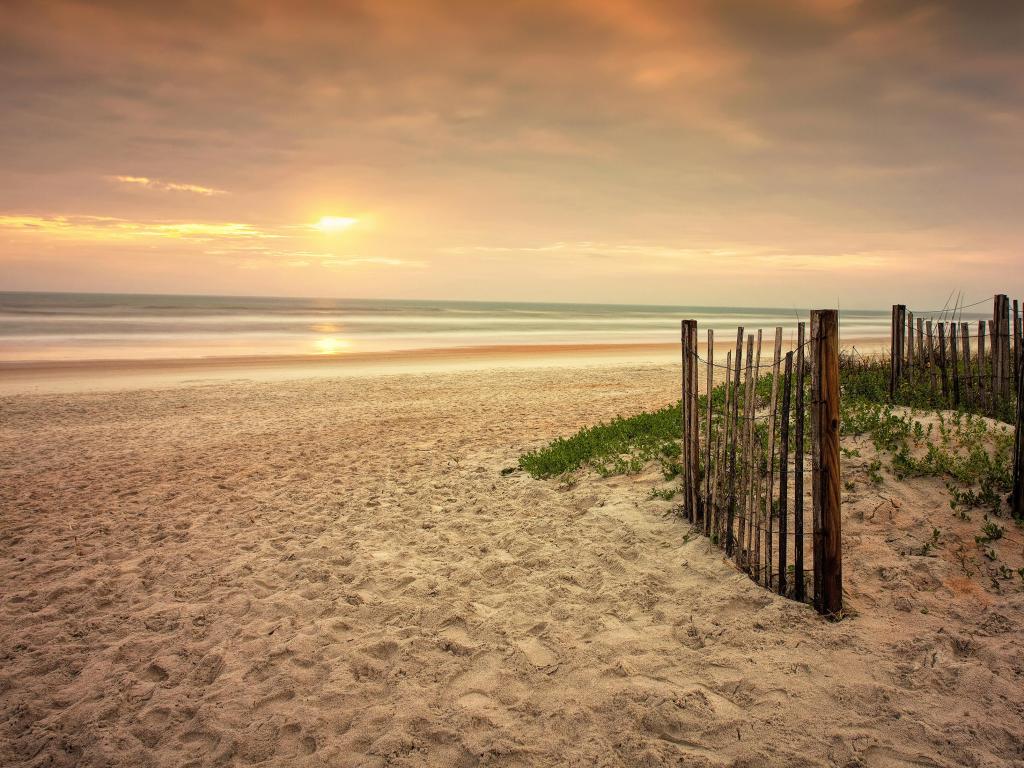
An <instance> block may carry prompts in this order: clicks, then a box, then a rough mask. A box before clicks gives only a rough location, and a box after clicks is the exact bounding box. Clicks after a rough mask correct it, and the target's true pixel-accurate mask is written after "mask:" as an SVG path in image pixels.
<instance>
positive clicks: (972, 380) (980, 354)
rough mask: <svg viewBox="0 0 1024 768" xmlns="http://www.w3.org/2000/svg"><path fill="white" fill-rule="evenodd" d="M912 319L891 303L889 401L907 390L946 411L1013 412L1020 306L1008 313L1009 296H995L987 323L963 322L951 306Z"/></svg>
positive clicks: (1021, 350) (1018, 369)
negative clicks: (921, 394) (931, 400)
mask: <svg viewBox="0 0 1024 768" xmlns="http://www.w3.org/2000/svg"><path fill="white" fill-rule="evenodd" d="M958 314H959V315H960V317H959V318H958V317H957V315H958ZM916 315H917V316H916V317H915V313H914V312H913V311H909V310H908V309H907V307H906V305H904V304H894V305H893V308H892V329H891V335H890V339H891V341H890V347H889V352H890V354H889V359H890V366H889V397H890V398H891V399H892V400H893V401H895V402H898V401H899V400H900V396H901V392H903V391H905V390H906V389H909V390H911V391H917V392H927V393H928V394H929V395H930V396H931V398H932V399H933V400H934V401H935V402H936V404H938V405H945V406H946V407H949V408H960V407H966V408H970V409H971V410H975V411H978V412H981V413H986V414H988V415H1002V416H1006V415H1007V414H1010V413H1012V412H1013V410H1014V408H1015V406H1014V403H1015V400H1016V396H1017V385H1018V382H1019V380H1020V377H1021V370H1022V363H1021V354H1022V353H1024V343H1022V340H1021V316H1020V306H1019V302H1018V301H1017V300H1014V301H1013V304H1012V310H1011V304H1010V300H1009V298H1007V297H1006V296H1005V295H1004V294H999V295H997V296H996V297H995V299H994V301H993V307H992V319H991V320H987V319H979V320H976V321H971V322H967V321H964V320H963V316H962V312H959V311H958V310H957V309H955V308H950V309H943V310H940V311H938V312H920V311H919V312H917V313H916Z"/></svg>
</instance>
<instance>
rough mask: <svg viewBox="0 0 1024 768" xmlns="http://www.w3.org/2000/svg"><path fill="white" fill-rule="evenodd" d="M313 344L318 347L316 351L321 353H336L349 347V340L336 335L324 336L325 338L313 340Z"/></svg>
mask: <svg viewBox="0 0 1024 768" xmlns="http://www.w3.org/2000/svg"><path fill="white" fill-rule="evenodd" d="M313 346H315V347H316V351H317V353H318V354H321V355H336V354H337V353H339V352H342V351H344V350H346V349H348V348H349V346H350V345H349V342H347V341H345V339H339V338H336V337H334V336H324V337H323V338H320V339H317V340H316V341H315V342H313Z"/></svg>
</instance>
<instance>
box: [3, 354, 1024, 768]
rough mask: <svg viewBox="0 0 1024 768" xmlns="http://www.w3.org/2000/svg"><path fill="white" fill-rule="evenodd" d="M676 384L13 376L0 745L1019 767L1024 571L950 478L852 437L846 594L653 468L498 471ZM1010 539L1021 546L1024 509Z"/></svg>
mask: <svg viewBox="0 0 1024 768" xmlns="http://www.w3.org/2000/svg"><path fill="white" fill-rule="evenodd" d="M677 381H678V367H673V366H672V365H670V364H635V363H621V362H620V363H617V364H610V363H605V364H603V365H601V366H588V367H579V366H578V365H574V366H573V367H565V366H564V365H563V366H561V367H557V366H551V367H522V366H517V365H515V364H514V361H512V362H506V363H505V364H504V367H496V366H494V365H492V366H490V367H486V368H481V369H474V370H450V371H432V372H420V373H410V372H408V371H405V372H401V373H400V374H399V373H397V372H390V373H389V372H377V373H374V374H372V375H363V374H351V375H346V376H343V377H328V376H319V377H316V378H294V379H289V380H269V381H261V380H258V379H257V378H255V377H254V378H252V379H251V380H244V381H237V380H235V381H230V380H214V381H207V382H204V383H201V384H195V383H192V384H189V383H188V382H180V381H179V382H176V383H175V386H153V385H152V382H150V383H149V384H147V385H146V386H141V385H136V386H133V387H131V388H128V389H119V390H113V391H88V392H74V391H59V392H49V393H47V392H35V393H31V392H29V393H26V392H21V393H12V391H11V390H10V389H8V390H7V393H6V394H5V395H4V396H3V397H2V398H0V509H2V526H0V660H2V664H0V764H2V765H5V766H12V767H13V766H96V767H99V766H167V767H171V766H206V765H248V764H263V765H285V764H287V765H296V766H390V765H394V766H475V765H495V766H497V765H500V766H566V765H571V766H668V765H687V766H750V767H751V768H753V767H754V766H817V765H822V766H825V765H828V766H870V767H872V768H893V767H895V766H949V767H950V768H952V767H953V766H1021V765H1024V696H1022V691H1024V650H1022V646H1021V642H1020V639H1021V634H1020V628H1021V622H1022V619H1024V591H1022V589H1021V587H1020V585H1019V584H1018V585H1016V586H1013V585H1012V584H1011V585H1010V586H1004V587H1002V588H1001V589H997V588H993V586H992V584H991V583H990V581H992V580H991V579H990V577H989V575H988V574H987V572H986V570H985V569H986V567H987V566H986V564H985V563H983V562H982V563H979V564H978V568H977V570H971V572H970V574H968V572H967V571H965V569H964V568H963V567H962V565H963V564H962V561H960V560H958V558H957V556H956V552H957V551H958V550H957V544H958V543H959V544H961V545H963V546H968V547H971V546H973V544H972V537H973V535H974V533H976V530H977V522H974V523H973V524H971V523H967V522H962V521H958V520H957V519H955V518H954V517H953V515H952V514H951V513H950V510H949V506H948V499H947V497H946V495H945V491H944V488H943V486H942V483H941V482H940V481H939V480H937V479H922V480H910V481H907V482H903V483H899V484H897V483H896V482H895V481H893V480H892V478H890V477H888V476H886V478H885V480H884V482H883V483H882V485H881V486H879V487H878V488H875V487H872V486H870V485H869V484H867V483H864V482H860V481H863V479H864V473H865V471H866V470H865V469H864V467H865V465H866V464H867V462H868V461H869V460H870V459H871V458H872V457H873V455H874V454H873V452H872V449H871V448H870V446H869V445H867V444H865V442H864V441H857V440H852V439H844V442H843V445H844V447H850V448H857V449H858V450H859V451H860V454H861V456H860V458H857V459H854V460H851V461H849V462H847V463H844V473H845V474H844V479H848V480H850V481H852V482H854V483H855V486H854V487H855V490H853V491H848V492H847V493H846V494H845V495H844V510H843V512H844V526H845V531H844V533H845V536H844V540H843V544H844V563H845V573H846V590H847V593H848V594H847V596H846V604H847V606H848V608H849V609H850V611H851V615H850V616H849V617H848V618H846V619H845V620H843V621H842V622H839V623H830V622H827V621H825V620H823V619H822V618H820V617H819V616H817V615H816V614H815V613H814V612H813V611H812V610H811V609H810V608H809V607H807V606H803V605H800V604H797V603H795V602H793V601H790V600H785V599H782V598H780V597H778V596H774V595H772V594H770V593H769V592H767V591H766V590H764V589H762V588H761V587H759V586H757V585H755V584H754V583H752V582H751V581H750V580H749V579H748V578H747V577H746V576H744V575H742V574H740V573H738V572H737V571H736V570H735V569H734V568H733V566H732V565H731V564H730V563H728V562H726V561H725V560H724V559H723V558H722V555H721V553H720V551H719V550H717V549H714V548H712V547H711V546H710V545H709V544H708V542H707V541H706V540H705V539H704V538H703V537H702V536H700V535H697V534H696V533H695V532H692V531H690V529H689V527H688V525H687V524H685V523H684V522H682V521H681V520H680V519H679V518H678V517H677V516H676V515H675V514H674V513H673V508H674V506H675V503H674V502H672V501H663V500H660V499H654V498H652V497H651V490H652V488H654V487H655V486H661V485H664V482H663V480H662V479H661V477H660V475H659V473H658V472H656V471H655V468H654V467H651V468H650V470H649V471H647V472H644V473H641V474H638V475H632V476H619V477H611V478H606V479H602V478H599V477H597V476H594V475H590V474H586V473H584V474H582V475H581V476H580V477H579V478H577V479H576V482H574V483H560V482H558V481H538V480H534V479H531V478H530V477H528V476H527V475H525V474H524V473H522V472H519V471H516V472H512V473H510V474H503V473H502V470H503V469H506V468H511V467H514V466H515V465H516V461H517V457H518V456H519V455H520V454H521V453H522V452H524V451H526V450H530V449H534V448H537V447H539V446H541V445H544V444H545V443H547V442H548V441H549V440H550V439H552V438H554V437H556V436H559V435H565V434H568V433H571V432H573V431H575V430H576V429H578V428H580V427H581V426H584V425H590V424H593V423H596V422H598V421H601V420H603V419H608V418H610V417H613V416H615V415H617V414H630V413H634V412H636V411H639V410H641V409H644V408H652V407H658V406H661V405H664V404H666V403H668V402H671V401H673V400H674V399H675V398H676V397H678V393H677V387H678V384H677ZM94 388H95V387H94ZM69 389H70V387H69ZM935 526H940V527H941V529H942V532H943V533H942V537H943V538H942V546H939V547H936V548H935V549H934V550H932V551H931V552H929V553H928V554H918V552H919V551H920V550H921V546H920V545H921V544H922V543H923V542H926V541H928V539H929V537H930V536H931V535H932V530H933V527H935ZM1000 546H1001V547H1003V550H1002V551H1003V552H1004V561H1005V562H1007V563H1008V564H1010V565H1012V566H1014V567H1018V566H1021V565H1024V560H1022V559H1021V558H1022V555H1024V547H1022V537H1021V532H1020V529H1019V528H1018V527H1015V526H1013V525H1012V524H1008V525H1007V533H1006V538H1005V540H1004V541H1002V542H1000ZM960 551H962V547H961V550H960Z"/></svg>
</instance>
